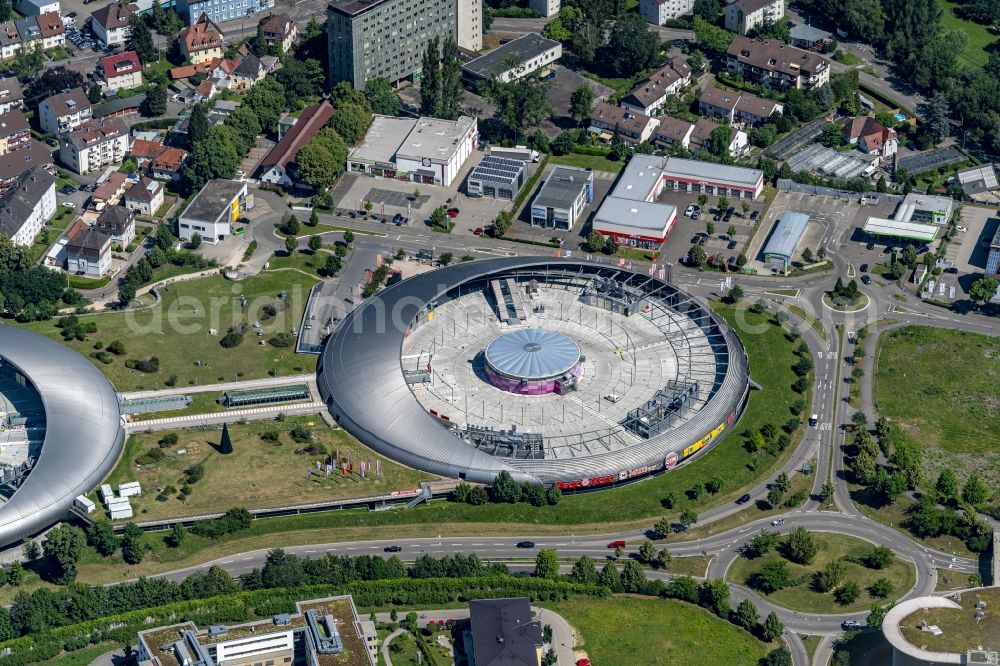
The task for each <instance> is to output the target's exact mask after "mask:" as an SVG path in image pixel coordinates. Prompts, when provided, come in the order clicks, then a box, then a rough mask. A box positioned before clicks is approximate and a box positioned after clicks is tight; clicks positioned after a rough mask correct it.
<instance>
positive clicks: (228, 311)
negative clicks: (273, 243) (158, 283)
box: [24, 266, 316, 391]
mask: <svg viewBox="0 0 1000 666" xmlns="http://www.w3.org/2000/svg"><path fill="white" fill-rule="evenodd" d="M163 268H166V267H161V269H163ZM180 268H182V267H177V266H171V267H169V269H168V270H167V271H165V273H164V275H165V276H169V275H170V273H171V272H172V270H176V269H180ZM161 269H158V271H159V270H161ZM154 279H161V276H160V275H159V274H157V276H156V277H155V278H154ZM315 281H316V280H314V279H313V278H310V277H308V276H305V275H302V274H301V273H296V272H290V271H282V272H278V273H275V272H268V273H264V274H262V275H258V276H255V277H252V278H248V279H246V280H244V281H242V282H229V281H227V280H226V279H225V278H223V277H222V276H221V275H214V276H210V277H206V278H201V279H197V280H190V281H187V282H177V283H175V284H171V285H166V286H163V287H161V288H160V289H159V293H160V297H161V301H160V304H159V305H158V306H156V307H154V308H151V309H148V310H141V311H138V312H124V313H111V314H97V315H88V316H84V317H81V319H83V320H84V321H92V322H94V323H95V324H97V333H93V334H90V335H89V336H87V338H88V339H87V340H85V341H83V342H79V341H75V340H74V341H72V342H68V343H65V344H67V346H69V347H70V348H72V349H74V350H76V351H78V352H80V353H82V354H83V355H84V356H87V357H88V358H89V357H90V353H91V352H92V351H93V347H94V344H95V342H96V341H102V342H103V343H104V344H105V345H106V344H108V343H109V342H111V341H112V340H121V341H122V342H123V343H124V344H125V349H126V352H127V356H128V358H131V359H145V358H149V357H151V356H156V357H157V358H159V361H160V367H159V371H158V372H154V373H149V374H147V373H142V372H139V371H136V370H131V369H129V368H127V367H125V361H124V359H119V358H116V359H115V360H114V362H112V363H111V364H108V365H105V364H103V363H100V362H98V361H96V360H94V361H93V362H94V363H95V365H97V367H99V368H100V369H101V371H102V372H104V373H105V374H106V375H107V376H108V378H109V379H110V380H111V381H112V383H113V384H114V385H115V388H117V389H118V390H119V391H135V390H142V389H155V388H157V387H162V386H164V384H165V381H166V380H167V379H168V378H170V377H174V376H175V377H176V379H175V381H176V385H177V386H178V387H183V386H186V385H195V384H212V383H215V382H219V381H225V380H227V379H238V378H245V379H254V378H261V377H265V376H267V375H268V374H269V372H272V371H273V372H274V373H276V374H277V375H288V374H292V373H300V372H311V371H312V370H313V368H314V367H315V363H316V359H315V358H313V357H304V356H296V355H295V353H294V351H293V350H292V349H291V348H285V349H279V348H275V347H272V346H271V345H264V346H261V345H258V344H257V337H256V336H255V335H253V334H252V332H251V333H249V334H247V335H245V336H244V339H243V342H242V344H240V345H238V346H236V347H233V348H230V349H226V348H224V347H222V345H220V344H219V340H220V338H221V337H222V335H224V334H225V332H226V331H227V330H228V329H229V327H230V326H233V325H238V324H240V323H241V322H245V321H248V322H251V323H252V322H254V321H255V320H260V323H261V325H262V327H263V330H264V333H265V335H264V338H267V337H270V335H272V334H274V333H278V332H281V331H289V330H291V329H293V328H297V327H298V326H299V323H300V320H301V318H302V309H303V308H304V307H305V303H306V299H307V298H308V295H309V289H310V288H311V287H312V285H313V284H314V283H315ZM281 291H286V292H287V296H286V298H285V299H283V300H280V301H279V299H278V298H277V297H278V294H279V292H281ZM241 295H242V296H245V297H246V300H247V305H246V307H243V306H242V305H241V301H240V296H241ZM265 305H272V306H274V307H275V308H276V309H278V313H277V316H275V317H273V318H272V319H262V314H261V313H262V310H263V308H264V306H265ZM55 324H56V321H55V320H49V321H42V322H32V323H30V324H25V325H24V327H25V328H27V329H29V330H31V331H33V332H35V333H41V334H43V335H47V336H49V337H51V338H54V339H57V340H61V336H60V335H59V332H58V329H56V327H55ZM210 329H215V330H216V331H217V334H216V335H211V334H210ZM196 360H198V361H202V362H204V363H205V365H201V366H196V365H195V361H196Z"/></svg>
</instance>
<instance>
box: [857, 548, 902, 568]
mask: <svg viewBox="0 0 1000 666" xmlns="http://www.w3.org/2000/svg"><path fill="white" fill-rule="evenodd" d="M895 558H896V556H895V554H893V552H892V550H890V549H889V548H887V547H885V546H876V547H875V548H873V549H872V550H871V551H870V552H868V553H867V554H866V555H865V557H864V565H865V566H866V567H868V568H869V569H885V568H887V567H888V566H889V565H891V564H892V563H893V560H895Z"/></svg>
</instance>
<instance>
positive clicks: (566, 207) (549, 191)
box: [531, 166, 594, 230]
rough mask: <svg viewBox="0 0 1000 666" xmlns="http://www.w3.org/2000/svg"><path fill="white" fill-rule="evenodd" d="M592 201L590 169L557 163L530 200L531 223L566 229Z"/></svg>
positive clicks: (591, 173)
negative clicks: (532, 199)
mask: <svg viewBox="0 0 1000 666" xmlns="http://www.w3.org/2000/svg"><path fill="white" fill-rule="evenodd" d="M593 200H594V172H593V171H590V170H588V169H577V168H575V167H564V166H557V167H555V168H554V169H552V171H551V172H549V177H548V178H546V179H545V183H544V184H543V185H542V189H540V190H539V191H538V194H537V195H536V196H535V200H534V201H532V202H531V226H533V227H544V228H546V229H566V230H570V229H572V228H573V227H574V226H575V225H576V223H577V220H579V219H580V215H582V214H583V209H584V208H586V207H587V204H589V203H590V202H592V201H593Z"/></svg>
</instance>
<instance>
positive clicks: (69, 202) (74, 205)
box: [63, 201, 76, 208]
mask: <svg viewBox="0 0 1000 666" xmlns="http://www.w3.org/2000/svg"><path fill="white" fill-rule="evenodd" d="M63 206H66V208H76V204H75V203H73V202H72V201H64V202H63Z"/></svg>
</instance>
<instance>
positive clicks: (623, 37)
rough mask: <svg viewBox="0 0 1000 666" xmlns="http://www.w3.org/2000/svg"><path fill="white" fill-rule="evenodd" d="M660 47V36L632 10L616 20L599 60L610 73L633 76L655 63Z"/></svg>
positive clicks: (601, 50)
mask: <svg viewBox="0 0 1000 666" xmlns="http://www.w3.org/2000/svg"><path fill="white" fill-rule="evenodd" d="M659 50H660V42H659V38H658V37H657V34H656V33H655V32H653V31H651V30H649V24H648V23H647V22H646V21H645V19H643V18H642V16H640V15H639V14H638V13H629V14H625V15H623V16H620V17H618V19H617V20H615V22H614V25H613V26H612V28H611V32H610V33H609V35H608V39H607V42H606V43H605V44H604V45H603V46H601V47H600V48H599V49H598V51H597V60H598V63H597V64H598V65H599V67H600V69H601V70H602V71H604V72H606V73H607V74H608V75H610V76H632V75H634V74H636V73H638V72H641V71H643V70H645V69H648V68H649V67H651V66H652V65H653V63H654V62H655V60H656V57H657V55H658V53H659Z"/></svg>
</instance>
